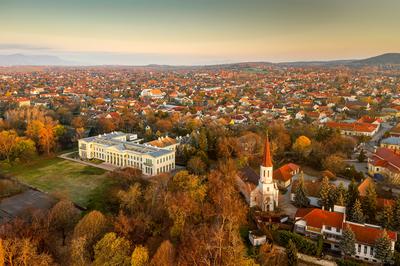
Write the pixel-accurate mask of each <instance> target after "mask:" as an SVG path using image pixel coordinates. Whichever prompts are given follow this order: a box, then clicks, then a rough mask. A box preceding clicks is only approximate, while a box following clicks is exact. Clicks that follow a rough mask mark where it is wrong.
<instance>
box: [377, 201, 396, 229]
mask: <svg viewBox="0 0 400 266" xmlns="http://www.w3.org/2000/svg"><path fill="white" fill-rule="evenodd" d="M379 220H380V222H381V225H382V226H383V227H384V228H389V229H391V228H393V208H392V206H385V207H384V208H383V211H382V212H381V214H380V219H379Z"/></svg>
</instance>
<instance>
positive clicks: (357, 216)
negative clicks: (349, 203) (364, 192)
mask: <svg viewBox="0 0 400 266" xmlns="http://www.w3.org/2000/svg"><path fill="white" fill-rule="evenodd" d="M351 220H352V221H353V222H356V223H364V222H365V217H364V214H363V211H362V208H361V202H360V201H359V200H358V199H357V200H356V202H355V203H354V207H353V209H352V213H351Z"/></svg>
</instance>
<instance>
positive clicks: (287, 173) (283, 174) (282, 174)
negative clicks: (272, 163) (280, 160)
mask: <svg viewBox="0 0 400 266" xmlns="http://www.w3.org/2000/svg"><path fill="white" fill-rule="evenodd" d="M299 168H300V167H299V166H298V165H297V164H294V163H288V164H285V165H283V166H282V167H280V168H278V169H276V170H275V171H274V173H273V178H274V179H276V180H281V181H284V182H286V181H288V180H290V179H291V178H292V177H293V174H292V172H294V171H296V170H298V169H299Z"/></svg>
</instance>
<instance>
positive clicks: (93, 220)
mask: <svg viewBox="0 0 400 266" xmlns="http://www.w3.org/2000/svg"><path fill="white" fill-rule="evenodd" d="M107 228H108V221H107V219H106V217H105V216H104V215H103V214H102V213H101V212H99V211H91V212H89V213H88V214H86V215H85V216H83V218H82V219H81V220H80V221H79V222H78V224H77V225H76V226H75V229H74V233H73V239H78V238H80V237H83V238H85V243H86V250H87V251H89V254H92V252H91V251H92V247H93V245H94V244H95V243H96V242H97V241H98V240H99V239H100V238H101V237H102V236H103V234H104V233H105V232H106V230H107Z"/></svg>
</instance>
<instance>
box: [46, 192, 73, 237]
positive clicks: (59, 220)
mask: <svg viewBox="0 0 400 266" xmlns="http://www.w3.org/2000/svg"><path fill="white" fill-rule="evenodd" d="M78 217H79V212H78V210H77V209H76V208H75V206H74V204H73V203H72V202H71V201H69V200H65V199H64V200H60V201H59V202H57V204H56V205H54V206H53V208H52V209H51V210H50V213H49V224H50V227H51V228H52V229H53V230H54V231H55V232H61V235H62V240H63V241H62V244H63V245H65V238H66V237H67V233H68V232H70V231H71V230H72V229H73V228H74V225H75V223H76V222H77V221H78Z"/></svg>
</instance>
